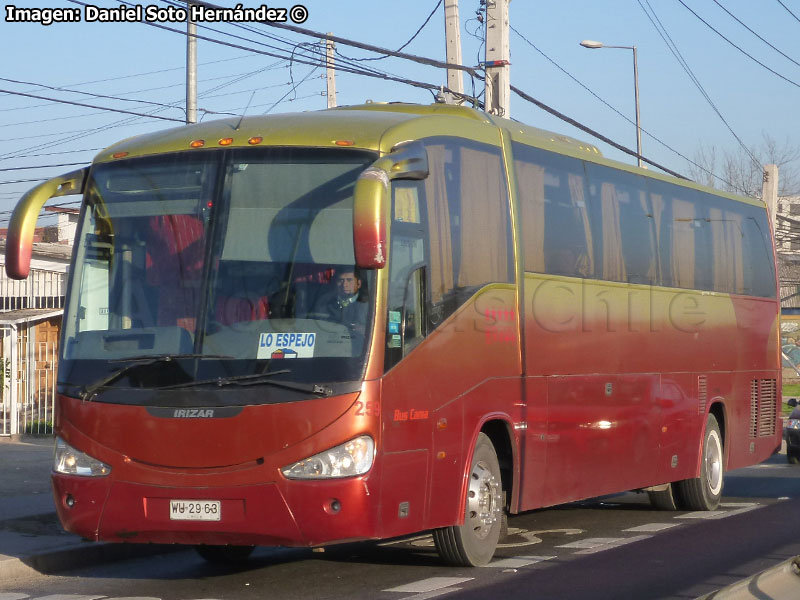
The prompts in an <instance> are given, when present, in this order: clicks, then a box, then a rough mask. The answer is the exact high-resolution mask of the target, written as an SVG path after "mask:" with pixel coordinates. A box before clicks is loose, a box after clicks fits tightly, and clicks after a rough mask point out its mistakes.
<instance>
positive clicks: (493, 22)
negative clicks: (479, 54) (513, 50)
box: [484, 0, 511, 119]
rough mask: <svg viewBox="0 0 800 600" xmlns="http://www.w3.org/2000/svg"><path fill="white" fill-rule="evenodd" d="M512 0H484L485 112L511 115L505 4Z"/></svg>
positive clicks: (502, 115)
mask: <svg viewBox="0 0 800 600" xmlns="http://www.w3.org/2000/svg"><path fill="white" fill-rule="evenodd" d="M509 2H511V0H486V62H485V64H484V69H485V71H486V106H485V110H486V112H488V113H490V114H493V115H497V116H499V117H505V118H506V119H508V118H510V117H511V111H510V107H509V104H510V100H511V79H510V74H511V73H510V72H511V68H510V64H511V63H510V62H509V56H510V50H509V41H508V32H509V28H508V27H509V26H508V4H509Z"/></svg>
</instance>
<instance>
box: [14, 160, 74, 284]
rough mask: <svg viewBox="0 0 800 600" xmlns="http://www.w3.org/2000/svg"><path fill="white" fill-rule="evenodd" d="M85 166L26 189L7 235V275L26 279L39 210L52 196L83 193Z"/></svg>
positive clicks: (15, 210) (16, 208) (15, 209)
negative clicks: (28, 189) (27, 190)
mask: <svg viewBox="0 0 800 600" xmlns="http://www.w3.org/2000/svg"><path fill="white" fill-rule="evenodd" d="M88 172H89V168H88V167H85V168H83V169H79V170H77V171H72V172H71V173H67V174H66V175H60V176H58V177H53V178H52V179H50V180H48V181H45V182H44V183H40V184H39V185H37V186H36V187H35V188H33V189H32V190H30V191H29V192H27V193H26V194H25V195H24V196H23V197H22V199H21V200H20V201H19V202H18V203H17V206H16V207H15V208H14V213H13V214H12V215H11V222H10V223H9V225H8V235H7V237H6V274H7V275H8V276H9V277H10V278H11V279H25V278H27V277H28V273H29V272H30V269H31V251H32V250H33V232H34V230H35V229H36V221H37V220H38V219H39V211H40V210H41V209H42V206H44V203H45V202H47V201H48V200H49V199H50V198H56V197H58V196H68V195H71V194H82V193H83V188H84V186H85V184H86V174H87V173H88Z"/></svg>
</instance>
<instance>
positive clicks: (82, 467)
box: [53, 438, 111, 477]
mask: <svg viewBox="0 0 800 600" xmlns="http://www.w3.org/2000/svg"><path fill="white" fill-rule="evenodd" d="M53 470H54V471H55V472H56V473H63V474H64V475H82V476H84V477H104V476H105V475H108V474H109V473H111V467H109V466H108V465H107V464H105V463H103V462H100V461H99V460H97V459H96V458H92V457H91V456H89V455H88V454H85V453H83V452H81V451H80V450H76V449H75V448H73V447H72V446H70V445H69V444H68V443H67V442H65V441H64V440H62V439H61V438H56V453H55V457H54V460H53Z"/></svg>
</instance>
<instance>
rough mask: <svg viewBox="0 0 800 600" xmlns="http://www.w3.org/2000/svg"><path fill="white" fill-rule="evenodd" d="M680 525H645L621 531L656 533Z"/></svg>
mask: <svg viewBox="0 0 800 600" xmlns="http://www.w3.org/2000/svg"><path fill="white" fill-rule="evenodd" d="M679 525H680V523H647V524H646V525H639V526H637V527H629V528H628V529H623V530H622V531H634V532H639V531H649V532H656V531H664V530H665V529H669V528H670V527H678V526H679Z"/></svg>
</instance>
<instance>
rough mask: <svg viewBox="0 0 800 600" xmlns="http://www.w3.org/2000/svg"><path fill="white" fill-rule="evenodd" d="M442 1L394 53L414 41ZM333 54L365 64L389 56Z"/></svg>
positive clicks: (440, 2) (439, 2) (337, 52)
mask: <svg viewBox="0 0 800 600" xmlns="http://www.w3.org/2000/svg"><path fill="white" fill-rule="evenodd" d="M443 1H444V0H439V1H438V2H437V3H436V6H434V7H433V10H432V11H431V13H430V14H429V15H428V17H427V18H426V19H425V20H424V21H423V22H422V25H420V26H419V29H417V31H416V32H415V33H414V35H412V36H411V37H410V38H409V39H408V41H407V42H406V43H405V44H403V45H402V46H400V47H399V48H398V49H397V50H395V52H401V51H402V50H403V48H405V47H407V46H408V45H409V44H410V43H411V42H413V41H414V40H415V39H416V37H417V36H418V35H419V34H420V33H421V32H422V30H423V29H425V26H426V25H427V24H428V23H429V22H430V20H431V18H432V17H433V15H434V14H436V11H437V10H439V7H440V6H441V5H442V2H443ZM334 52H336V54H337V55H338V56H341V57H342V58H345V59H347V60H352V61H358V62H365V61H369V60H383V59H384V58H389V57H390V56H391V55H390V54H384V55H383V56H372V57H367V58H351V57H349V56H344V55H343V54H341V53H340V52H339V51H338V50H334Z"/></svg>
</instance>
